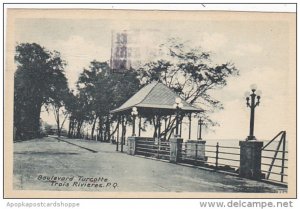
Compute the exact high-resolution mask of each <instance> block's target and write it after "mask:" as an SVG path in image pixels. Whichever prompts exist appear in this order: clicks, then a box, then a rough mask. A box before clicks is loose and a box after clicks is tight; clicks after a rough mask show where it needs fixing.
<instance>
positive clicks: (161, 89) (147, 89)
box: [111, 81, 203, 115]
mask: <svg viewBox="0 0 300 209" xmlns="http://www.w3.org/2000/svg"><path fill="white" fill-rule="evenodd" d="M177 97H179V95H177V94H176V93H175V92H174V91H173V90H172V89H170V88H169V87H167V86H166V85H164V84H162V83H160V82H157V81H154V82H152V83H150V84H148V85H146V86H144V87H143V88H142V89H140V90H139V91H138V92H137V93H136V94H135V95H133V96H132V97H131V98H130V99H128V100H127V101H126V102H125V103H124V104H123V105H121V106H120V107H119V108H117V109H114V110H112V111H111V113H127V114H128V113H129V114H130V112H131V109H132V108H133V107H137V108H138V111H139V113H140V114H143V113H147V112H152V113H153V112H156V113H160V114H166V115H170V114H174V112H175V108H174V106H173V105H174V103H175V99H176V98H177ZM181 102H182V104H183V107H182V108H181V111H182V112H184V113H192V112H202V111H203V110H202V109H199V108H197V107H194V106H192V105H191V104H189V103H188V102H186V101H184V100H182V101H181Z"/></svg>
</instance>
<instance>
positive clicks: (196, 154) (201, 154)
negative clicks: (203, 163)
mask: <svg viewBox="0 0 300 209" xmlns="http://www.w3.org/2000/svg"><path fill="white" fill-rule="evenodd" d="M205 143H206V141H204V140H188V141H187V142H186V157H187V158H189V159H190V160H191V159H195V160H196V159H197V160H206V157H205Z"/></svg>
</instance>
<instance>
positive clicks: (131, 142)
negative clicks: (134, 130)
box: [127, 136, 137, 155]
mask: <svg viewBox="0 0 300 209" xmlns="http://www.w3.org/2000/svg"><path fill="white" fill-rule="evenodd" d="M136 141H137V137H135V136H129V137H128V145H127V154H128V155H135V153H136Z"/></svg>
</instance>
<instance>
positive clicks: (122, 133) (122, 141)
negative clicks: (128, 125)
mask: <svg viewBox="0 0 300 209" xmlns="http://www.w3.org/2000/svg"><path fill="white" fill-rule="evenodd" d="M121 117H122V119H121V120H122V132H121V152H123V144H124V133H125V132H124V116H123V115H122V116H121Z"/></svg>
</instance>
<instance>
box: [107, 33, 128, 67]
mask: <svg viewBox="0 0 300 209" xmlns="http://www.w3.org/2000/svg"><path fill="white" fill-rule="evenodd" d="M129 51H130V49H129V48H128V33H127V31H122V32H118V33H114V32H112V37H111V58H110V67H111V69H112V70H113V72H117V73H122V72H124V71H126V70H128V69H130V67H131V61H130V52H129Z"/></svg>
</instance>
